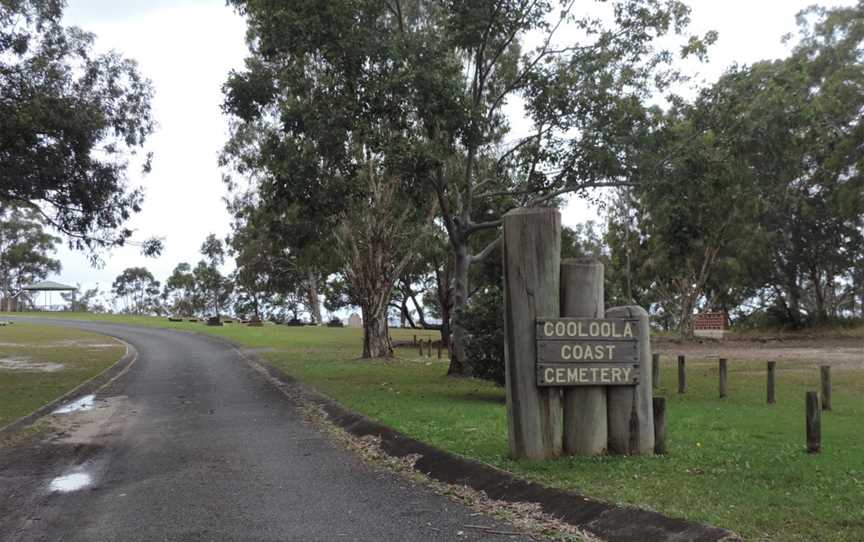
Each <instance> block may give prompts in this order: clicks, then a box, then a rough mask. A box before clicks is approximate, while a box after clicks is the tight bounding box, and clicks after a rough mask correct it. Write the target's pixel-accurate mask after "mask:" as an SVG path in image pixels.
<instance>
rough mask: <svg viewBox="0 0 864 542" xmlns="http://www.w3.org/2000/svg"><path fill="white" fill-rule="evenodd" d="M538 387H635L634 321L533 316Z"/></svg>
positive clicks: (636, 342) (636, 346) (636, 351)
mask: <svg viewBox="0 0 864 542" xmlns="http://www.w3.org/2000/svg"><path fill="white" fill-rule="evenodd" d="M536 338H537V385H538V386H635V385H636V384H638V383H639V325H638V321H637V320H625V319H602V318H538V319H537V335H536Z"/></svg>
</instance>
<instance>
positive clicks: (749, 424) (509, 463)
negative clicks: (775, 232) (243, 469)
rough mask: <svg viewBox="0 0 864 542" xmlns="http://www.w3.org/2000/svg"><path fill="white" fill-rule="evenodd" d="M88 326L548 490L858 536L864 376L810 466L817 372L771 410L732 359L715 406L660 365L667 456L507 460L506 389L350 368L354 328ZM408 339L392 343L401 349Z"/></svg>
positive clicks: (407, 360) (806, 370) (862, 501)
mask: <svg viewBox="0 0 864 542" xmlns="http://www.w3.org/2000/svg"><path fill="white" fill-rule="evenodd" d="M73 316H75V315H73ZM79 317H80V316H79ZM89 318H90V319H99V320H107V321H115V322H118V323H133V324H139V325H148V326H158V327H174V328H177V329H184V330H190V331H203V332H207V333H212V334H215V335H219V336H222V337H224V338H227V339H230V340H233V341H235V342H238V343H240V344H243V345H246V346H248V347H251V348H261V349H266V350H265V351H264V352H263V353H262V356H264V357H265V358H266V359H268V360H269V361H270V362H271V363H273V364H274V365H275V366H277V367H279V368H281V369H283V370H285V371H286V372H287V373H289V374H292V375H294V376H296V377H298V378H300V379H301V380H303V381H305V382H307V383H309V384H311V385H312V386H314V387H316V388H317V389H319V390H320V391H322V392H324V393H326V394H328V395H330V396H331V397H333V398H335V399H337V400H339V401H340V402H342V403H343V404H344V405H346V406H347V407H349V408H351V409H353V410H355V411H358V412H361V413H363V414H365V415H367V416H369V417H371V418H373V419H376V420H378V421H381V422H382V423H385V424H387V425H389V426H391V427H394V428H395V429H397V430H399V431H402V432H404V433H406V434H408V435H411V436H412V437H415V438H417V439H420V440H423V441H426V442H429V443H431V444H433V445H435V446H438V447H440V448H443V449H446V450H449V451H452V452H455V453H458V454H462V455H465V456H468V457H472V458H475V459H479V460H481V461H484V462H486V463H489V464H492V465H495V466H498V467H500V468H503V469H506V470H509V471H512V472H515V473H517V474H519V475H521V476H523V477H525V478H528V479H532V480H536V481H539V482H542V483H544V484H546V485H549V486H554V487H561V488H565V489H570V490H574V491H578V492H581V493H584V494H586V495H590V496H593V497H598V498H603V499H606V500H608V501H611V502H616V503H623V504H631V505H636V506H641V507H647V508H651V509H654V510H657V511H660V512H662V513H665V514H668V515H672V516H677V517H683V518H687V519H690V520H694V521H701V522H706V523H711V524H714V525H717V526H721V527H725V528H728V529H732V530H734V531H736V532H738V533H740V534H742V535H743V536H744V537H745V538H747V539H749V540H778V541H780V540H782V541H787V540H788V541H805V540H806V541H810V540H828V541H844V542H845V541H849V542H851V541H859V540H862V539H864V451H862V450H864V430H862V423H861V419H862V416H864V401H862V400H861V397H862V395H864V367H862V366H858V367H849V366H845V365H844V366H839V367H836V368H835V369H834V370H833V375H832V377H833V382H834V393H833V403H834V409H833V411H832V412H826V413H825V414H824V416H823V422H822V423H823V445H824V451H823V453H821V454H818V455H808V454H806V453H805V447H804V393H805V391H807V390H816V389H818V385H819V371H818V367H817V364H815V363H800V362H788V363H778V375H777V400H778V402H777V404H775V405H773V406H769V405H766V404H765V365H764V361H762V360H749V359H730V360H729V367H730V371H729V393H730V396H729V397H728V398H727V399H724V400H720V399H719V398H718V396H717V395H718V394H717V366H716V358H715V360H707V359H698V358H694V357H688V369H687V379H688V392H687V393H686V394H685V395H682V396H679V395H678V394H677V393H676V392H675V389H676V388H675V381H674V375H675V370H674V367H673V364H672V361H671V358H669V357H667V358H666V359H664V361H663V364H662V371H661V372H662V375H661V385H660V388H659V389H658V391H657V394H658V395H664V396H666V397H668V398H669V407H668V408H669V454H668V455H667V456H664V457H654V458H620V457H603V458H563V459H560V460H557V461H548V462H529V461H514V460H511V459H509V458H508V457H507V424H506V415H505V411H504V392H503V390H501V389H500V388H496V387H495V386H493V385H491V384H489V383H487V382H482V381H478V380H470V379H469V380H454V379H450V378H447V377H446V376H444V374H445V371H446V360H442V361H439V360H437V358H435V357H433V358H428V357H420V356H418V353H417V350H416V349H413V348H398V349H397V356H398V358H397V359H396V360H393V361H384V362H382V361H375V362H368V361H359V360H358V359H357V356H358V354H359V350H360V347H359V344H360V330H356V329H328V328H288V327H282V326H278V327H277V326H265V327H262V328H248V327H245V326H238V325H234V324H229V325H226V326H225V327H222V328H210V327H205V326H203V325H201V324H193V323H188V322H184V323H179V324H169V322H167V320H162V319H154V318H128V317H101V316H89ZM414 334H415V332H413V331H408V330H394V332H393V335H394V337H395V338H396V339H400V340H410V339H411V336H412V335H414ZM416 334H417V335H419V336H420V337H422V338H426V337H434V335H433V334H431V333H422V332H420V333H416ZM433 356H435V352H434V350H433ZM862 357H864V353H862Z"/></svg>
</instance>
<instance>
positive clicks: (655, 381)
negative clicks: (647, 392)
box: [651, 354, 660, 389]
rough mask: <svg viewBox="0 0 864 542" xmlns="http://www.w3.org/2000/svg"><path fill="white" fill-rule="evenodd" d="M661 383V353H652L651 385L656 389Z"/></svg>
mask: <svg viewBox="0 0 864 542" xmlns="http://www.w3.org/2000/svg"><path fill="white" fill-rule="evenodd" d="M659 385H660V354H651V386H652V387H653V388H654V389H657V387H658V386H659Z"/></svg>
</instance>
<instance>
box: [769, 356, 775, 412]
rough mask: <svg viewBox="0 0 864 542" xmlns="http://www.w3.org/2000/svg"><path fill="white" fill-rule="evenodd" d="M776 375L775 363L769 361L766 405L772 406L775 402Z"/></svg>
mask: <svg viewBox="0 0 864 542" xmlns="http://www.w3.org/2000/svg"><path fill="white" fill-rule="evenodd" d="M776 373H777V362H776V361H769V362H768V404H769V405H773V404H774V403H776V402H777V396H776V391H775V390H776V387H775V386H776V382H775V378H776Z"/></svg>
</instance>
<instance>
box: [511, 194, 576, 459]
mask: <svg viewBox="0 0 864 542" xmlns="http://www.w3.org/2000/svg"><path fill="white" fill-rule="evenodd" d="M503 235H504V244H503V253H504V336H505V346H504V360H505V369H506V391H507V414H508V415H507V425H508V436H509V442H510V455H511V456H513V457H515V458H529V459H547V458H552V457H557V456H559V455H561V450H562V446H563V441H562V438H563V419H562V406H561V396H562V391H561V388H560V387H538V386H537V381H536V378H537V376H536V362H537V344H536V319H537V318H538V317H549V318H556V317H558V316H559V314H560V299H559V297H560V294H559V292H560V288H559V284H560V281H559V278H560V272H561V215H560V213H559V212H558V211H557V210H556V209H551V208H534V209H514V210H513V211H510V212H508V213H507V214H505V215H504V234H503Z"/></svg>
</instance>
